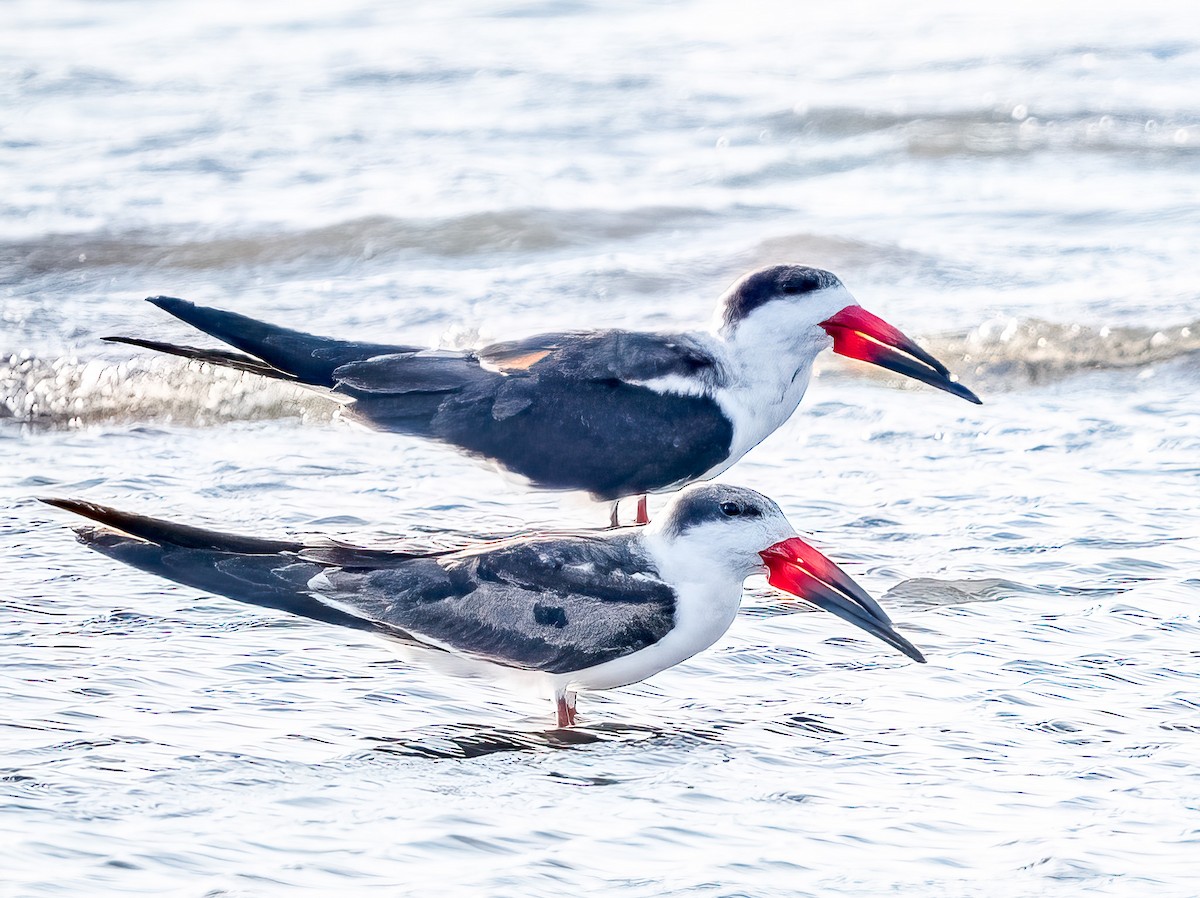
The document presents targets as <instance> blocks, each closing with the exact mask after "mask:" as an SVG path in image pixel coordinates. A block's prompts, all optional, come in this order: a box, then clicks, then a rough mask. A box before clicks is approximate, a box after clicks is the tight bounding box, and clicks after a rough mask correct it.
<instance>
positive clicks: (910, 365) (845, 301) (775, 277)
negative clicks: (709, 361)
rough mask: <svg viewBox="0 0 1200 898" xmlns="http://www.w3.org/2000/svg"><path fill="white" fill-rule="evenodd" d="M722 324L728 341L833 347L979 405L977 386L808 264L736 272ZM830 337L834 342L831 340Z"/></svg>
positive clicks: (723, 306)
mask: <svg viewBox="0 0 1200 898" xmlns="http://www.w3.org/2000/svg"><path fill="white" fill-rule="evenodd" d="M717 313H718V315H719V318H720V320H719V322H718V328H719V331H720V333H721V334H722V336H724V337H725V339H726V340H727V341H736V342H738V343H742V342H746V343H750V344H759V343H761V344H764V345H767V343H768V341H770V342H771V343H777V342H778V340H779V339H780V338H785V339H787V340H789V341H790V342H791V344H792V345H793V346H795V347H797V348H798V350H799V351H801V352H804V351H805V350H808V351H811V353H812V355H813V356H815V355H816V353H817V352H819V351H820V350H822V349H825V348H827V347H829V346H830V345H832V348H833V351H834V352H836V353H838V354H839V355H844V356H848V357H849V358H852V359H860V360H861V361H864V362H869V363H870V364H872V365H879V366H880V367H882V368H887V369H888V370H889V371H895V372H897V373H899V374H903V375H905V376H907V377H911V378H914V379H916V380H919V381H921V382H922V383H926V384H929V385H930V386H932V387H937V388H938V389H939V390H945V391H946V392H947V393H952V394H954V395H955V396H959V397H961V398H963V399H966V400H968V401H969V402H974V403H975V404H977V405H978V404H979V399H978V397H976V395H975V394H974V393H972V392H971V391H970V390H968V389H967V388H966V387H964V386H963V385H962V384H960V383H958V381H956V380H952V379H951V377H950V371H949V369H947V368H946V366H945V365H943V364H942V363H941V362H939V361H938V360H937V359H935V358H934V357H933V356H931V355H930V354H929V353H927V352H926V351H925V350H923V349H922V348H921V347H920V346H918V345H917V344H916V343H914V342H913V341H912V340H910V339H909V338H908V337H906V336H905V335H904V334H903V333H901V332H900V331H899V330H897V329H896V328H894V327H892V326H891V325H890V324H888V323H887V322H886V321H884V320H883V319H882V318H879V317H877V316H875V315H872V314H871V313H870V312H868V311H867V310H866V309H864V308H863V307H862V306H860V305H859V304H858V303H857V302H856V301H855V299H854V297H853V296H851V295H850V291H849V290H847V289H846V288H845V286H844V285H843V284H842V282H841V281H840V280H839V279H838V277H837V275H835V274H833V273H831V272H828V271H822V270H821V269H820V268H809V267H808V266H806V265H773V266H771V267H770V268H761V269H759V270H758V271H752V272H750V273H749V274H747V275H744V276H743V277H741V278H739V279H738V280H737V281H736V282H735V283H734V284H733V285H732V286H731V287H730V288H729V289H728V290H727V291H725V295H724V296H722V297H721V301H720V305H719V307H718V310H717ZM830 338H832V344H831V343H830Z"/></svg>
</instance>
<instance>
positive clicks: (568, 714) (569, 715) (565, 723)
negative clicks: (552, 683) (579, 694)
mask: <svg viewBox="0 0 1200 898" xmlns="http://www.w3.org/2000/svg"><path fill="white" fill-rule="evenodd" d="M554 711H555V714H556V715H557V719H558V726H560V727H573V726H575V693H574V692H560V693H558V694H557V695H556V696H554Z"/></svg>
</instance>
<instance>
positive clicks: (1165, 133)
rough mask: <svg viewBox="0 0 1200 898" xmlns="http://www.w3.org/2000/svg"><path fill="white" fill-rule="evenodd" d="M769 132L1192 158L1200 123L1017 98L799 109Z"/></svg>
mask: <svg viewBox="0 0 1200 898" xmlns="http://www.w3.org/2000/svg"><path fill="white" fill-rule="evenodd" d="M764 124H765V125H767V127H769V128H770V129H772V130H774V131H779V132H782V133H785V134H787V133H791V134H800V135H805V134H810V135H813V136H814V137H817V136H819V137H832V138H851V137H857V136H861V135H866V134H878V133H888V134H891V135H895V136H898V137H899V138H900V139H901V143H902V145H903V146H904V147H905V149H906V151H907V152H908V153H909V154H910V155H912V156H914V157H941V156H959V155H967V156H992V155H995V156H1006V155H1020V154H1023V153H1029V152H1035V151H1041V150H1050V151H1055V150H1060V151H1070V152H1085V153H1101V154H1104V153H1115V154H1125V153H1134V154H1139V153H1140V154H1149V155H1154V156H1156V157H1177V158H1180V159H1185V160H1191V159H1194V158H1195V156H1196V154H1197V153H1200V128H1197V127H1196V124H1195V122H1194V121H1193V120H1183V119H1173V118H1171V117H1164V116H1161V115H1155V114H1142V113H1137V112H1100V111H1090V110H1080V111H1075V112H1055V111H1051V110H1047V111H1045V112H1043V111H1041V110H1039V109H1037V108H1036V107H1028V106H1024V105H1021V104H1016V105H1012V106H1004V107H996V108H994V109H991V110H978V109H969V110H962V111H932V110H931V111H929V112H927V113H926V112H921V111H918V110H905V111H899V112H892V111H886V110H871V109H859V108H849V107H845V108H843V107H817V108H799V109H794V110H790V111H788V112H781V113H777V114H775V115H772V116H768V117H767V118H766V119H765V120H764Z"/></svg>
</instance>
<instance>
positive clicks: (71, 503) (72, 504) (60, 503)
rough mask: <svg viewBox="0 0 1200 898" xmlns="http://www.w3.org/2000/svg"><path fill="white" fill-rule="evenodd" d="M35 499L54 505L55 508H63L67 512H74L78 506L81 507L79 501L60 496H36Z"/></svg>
mask: <svg viewBox="0 0 1200 898" xmlns="http://www.w3.org/2000/svg"><path fill="white" fill-rule="evenodd" d="M33 498H34V499H36V500H37V501H39V502H43V503H45V504H46V505H53V506H54V507H55V508H62V509H66V510H67V511H74V510H75V508H76V506H78V505H79V500H78V499H63V498H61V497H59V496H34V497H33Z"/></svg>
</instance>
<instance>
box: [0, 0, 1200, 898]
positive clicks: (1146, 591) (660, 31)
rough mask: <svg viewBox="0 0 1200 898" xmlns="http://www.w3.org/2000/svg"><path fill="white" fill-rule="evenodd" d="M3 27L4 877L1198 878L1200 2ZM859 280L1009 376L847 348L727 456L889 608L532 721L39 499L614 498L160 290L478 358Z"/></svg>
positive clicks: (341, 503) (769, 635)
mask: <svg viewBox="0 0 1200 898" xmlns="http://www.w3.org/2000/svg"><path fill="white" fill-rule="evenodd" d="M405 6H407V5H405V4H397V5H390V4H382V3H371V2H366V0H350V2H347V3H340V4H317V3H304V2H293V3H289V4H273V5H254V4H232V3H230V4H224V3H217V4H214V3H210V2H199V0H196V2H190V0H184V2H178V3H172V4H153V3H147V2H142V0H130V2H125V3H84V2H49V3H47V2H43V0H39V2H13V3H10V4H7V5H6V6H5V7H4V9H3V10H2V11H0V19H2V20H3V24H4V27H3V28H0V97H2V98H3V99H2V103H3V108H4V109H5V115H4V116H3V120H2V121H0V171H3V172H4V173H5V187H4V190H3V192H2V194H0V328H2V330H0V335H2V339H0V419H2V420H0V452H2V456H3V459H4V462H3V465H2V466H0V559H2V563H3V570H4V574H5V576H4V586H3V587H2V589H0V598H2V600H3V619H4V624H3V630H2V631H0V639H2V640H3V652H2V657H0V695H2V697H3V706H4V709H5V713H4V715H3V718H2V719H0V740H2V746H3V755H2V760H0V767H2V769H0V830H2V831H3V833H4V835H3V838H0V859H2V860H3V864H2V867H0V869H3V874H2V879H3V883H2V884H0V893H2V894H13V895H22V896H24V895H83V894H87V895H96V894H108V893H134V894H154V895H168V894H169V895H197V896H199V895H238V896H259V895H274V894H281V893H283V892H298V891H308V892H310V893H314V894H332V893H353V894H357V893H359V892H363V893H366V892H378V893H380V894H391V895H394V894H408V893H412V894H423V895H460V894H477V895H497V896H499V895H511V896H528V895H551V894H554V895H559V894H578V893H581V892H583V891H585V890H588V889H591V890H595V891H596V892H597V893H608V892H611V891H615V889H617V888H618V887H619V888H620V889H621V890H622V891H621V894H623V895H634V896H639V895H645V896H659V895H693V894H705V895H722V896H726V895H727V896H735V895H755V896H766V895H780V896H783V895H789V896H790V895H799V894H812V895H818V894H819V895H829V894H839V895H841V894H844V895H856V896H857V895H862V896H872V895H879V894H902V895H914V896H925V895H932V894H948V895H964V896H976V895H978V896H1007V895H1064V896H1066V895H1070V896H1074V895H1080V894H1084V893H1086V894H1112V895H1143V894H1155V895H1171V896H1174V895H1180V896H1183V895H1194V894H1195V893H1196V891H1197V873H1198V871H1200V867H1198V866H1197V863H1196V857H1197V856H1198V854H1200V766H1198V764H1197V761H1198V759H1200V611H1198V608H1200V575H1198V573H1197V571H1198V570H1200V551H1198V549H1200V546H1198V537H1200V509H1198V505H1200V501H1198V500H1200V489H1198V488H1197V487H1198V485H1200V406H1198V405H1197V403H1196V401H1195V396H1196V395H1197V391H1198V390H1200V367H1198V365H1197V359H1198V358H1200V312H1197V308H1198V302H1197V301H1198V300H1200V288H1198V287H1197V284H1198V283H1200V281H1198V277H1197V270H1196V248H1197V247H1198V246H1200V212H1198V211H1197V210H1200V101H1198V100H1197V97H1198V96H1200V94H1198V93H1197V85H1198V84H1200V38H1198V37H1197V35H1196V34H1195V33H1194V29H1190V28H1188V27H1186V23H1187V22H1190V21H1194V18H1195V14H1194V10H1192V9H1191V7H1190V5H1187V4H1169V3H1157V2H1150V3H1139V4H1136V5H1132V6H1128V7H1125V8H1122V9H1119V10H1118V9H1108V10H1105V9H1104V8H1103V7H1100V8H1098V7H1096V5H1095V4H1091V3H1082V2H1068V3H1056V4H1016V5H1011V4H1010V5H1008V6H1003V5H1002V6H994V7H988V8H983V7H979V6H976V5H971V4H962V3H950V2H944V0H928V2H927V0H919V2H917V3H915V4H913V3H909V4H889V3H873V4H864V5H861V6H853V7H848V6H846V5H845V4H837V5H826V6H827V8H826V7H821V8H814V9H807V10H805V11H804V12H800V11H798V9H797V5H796V4H793V3H787V4H784V3H779V4H762V5H759V4H741V5H739V6H738V8H737V10H736V12H734V11H731V9H730V7H729V6H728V5H726V4H716V3H704V2H687V3H682V4H635V3H627V4H612V3H605V4H599V3H596V4H593V3H588V2H568V0H563V2H558V0H549V2H543V3H539V2H532V3H524V4H521V3H512V2H508V3H498V2H497V3H489V2H474V3H468V2H455V3H449V4H441V5H437V6H429V7H428V8H427V9H424V10H423V11H420V12H414V11H412V10H407V9H405V8H404V7H405ZM785 260H789V261H790V260H796V261H804V262H807V263H810V264H814V265H818V266H820V267H824V268H829V269H832V270H834V271H836V272H837V273H839V274H840V275H841V276H842V278H843V280H844V281H845V282H846V284H847V285H848V286H849V288H850V289H851V290H852V291H853V292H854V293H855V294H856V296H857V297H858V298H859V299H860V300H861V301H862V302H863V303H864V305H866V306H867V307H868V308H871V309H873V310H875V311H877V312H878V313H880V314H882V315H884V316H885V317H887V318H888V319H889V320H892V321H895V322H896V323H897V324H898V325H899V326H901V327H902V328H903V329H905V330H906V331H908V332H909V333H913V334H915V335H918V336H919V337H921V339H922V340H923V342H925V343H926V345H928V346H929V347H930V348H931V349H933V350H934V351H935V352H936V353H937V354H938V355H939V356H940V357H942V358H944V359H945V360H946V361H947V362H948V363H949V364H950V365H951V367H952V368H953V369H954V370H956V371H957V372H959V373H960V375H961V377H962V379H963V380H964V381H965V382H966V383H968V384H969V385H971V386H973V387H975V388H976V389H977V390H978V392H980V393H981V394H982V395H983V397H984V400H985V404H984V405H983V406H980V407H975V406H970V405H968V404H966V403H963V402H959V401H957V400H955V399H953V398H952V397H948V396H946V395H944V394H941V393H934V392H932V391H930V390H926V389H923V388H903V389H900V388H899V387H902V386H905V385H900V384H895V383H892V382H890V381H888V380H886V379H880V378H877V377H875V376H874V375H872V374H870V373H869V372H865V371H863V370H862V368H861V366H851V365H848V364H846V365H842V364H836V363H833V362H831V361H829V360H824V368H823V369H822V373H821V377H820V378H819V379H818V380H817V381H815V382H814V384H813V387H812V388H811V390H810V392H809V396H808V398H807V400H806V402H805V404H804V406H803V407H802V410H801V412H800V413H799V414H798V415H797V416H796V417H795V418H794V419H793V421H792V422H791V423H789V424H788V425H787V426H786V427H785V428H783V429H782V430H781V431H780V432H778V433H777V434H775V435H774V436H773V437H772V438H771V439H769V440H768V441H767V442H766V443H764V444H763V445H762V446H761V447H760V448H758V449H757V450H755V451H754V452H753V453H751V454H750V456H749V457H748V458H747V459H745V460H744V461H743V462H742V463H741V464H739V465H738V466H737V467H736V468H734V469H733V470H732V471H731V472H730V473H729V474H728V475H727V479H729V480H731V481H733V482H740V483H744V484H746V485H749V486H753V487H756V488H758V489H761V490H763V491H764V492H767V493H769V494H771V495H772V496H774V497H775V498H776V499H778V500H779V501H780V503H781V504H782V505H783V507H784V508H785V510H786V511H787V512H788V513H789V515H790V516H791V518H792V519H793V520H794V521H796V522H797V523H799V524H800V525H801V526H802V527H804V528H806V529H808V530H811V531H812V532H814V533H815V534H816V538H817V540H818V541H819V542H820V544H821V545H822V546H824V547H825V548H826V550H827V551H828V552H829V553H830V554H832V555H833V556H834V557H835V558H837V559H838V560H839V561H841V562H843V563H845V564H846V565H847V567H849V568H850V569H851V571H852V572H853V573H854V574H855V576H856V577H857V578H858V579H859V580H860V581H861V582H862V583H863V584H864V585H865V586H867V587H868V588H869V589H870V590H872V591H873V592H874V593H875V594H877V595H880V596H881V597H882V600H883V602H884V604H885V605H886V606H887V607H888V608H889V609H891V610H892V612H893V616H894V617H896V618H897V620H898V621H899V622H900V624H901V625H902V626H903V627H904V628H905V630H906V631H907V632H908V634H909V635H910V636H911V637H912V638H913V640H914V641H915V642H916V643H917V644H919V645H920V646H921V647H922V648H923V649H924V650H925V651H926V654H927V655H928V657H929V660H930V663H929V664H928V665H926V666H923V667H921V666H917V665H913V664H910V663H908V662H907V661H906V660H905V659H904V658H902V657H901V656H899V655H897V654H894V653H891V652H889V651H888V650H887V649H886V648H885V647H884V646H883V645H882V644H880V643H877V642H875V641H870V640H869V638H868V637H863V638H859V635H858V632H857V631H855V630H853V629H851V628H849V627H848V626H846V625H844V624H842V623H841V622H839V621H837V620H834V619H832V618H831V617H829V616H828V615H822V614H809V613H793V612H796V611H797V610H798V609H796V608H795V607H794V606H788V605H786V604H782V605H781V604H780V603H779V602H778V600H777V599H776V598H774V597H773V596H772V594H771V593H770V592H769V591H768V590H767V588H766V587H765V584H763V583H761V582H760V583H758V584H757V585H755V584H753V583H752V584H751V588H750V589H749V590H748V592H747V598H746V602H745V606H744V612H743V614H742V615H741V616H740V618H739V619H738V621H737V622H736V623H735V625H734V627H733V629H732V630H731V632H730V633H729V635H728V637H727V638H726V639H725V640H724V641H723V642H722V643H720V644H719V645H718V646H717V647H715V648H714V649H712V650H710V651H709V652H707V653H704V654H702V655H701V656H699V657H697V658H695V659H693V660H692V661H690V662H688V663H686V664H684V665H681V666H679V667H678V668H675V669H673V670H671V671H668V672H666V673H663V674H661V675H659V676H657V677H654V678H653V679H652V680H651V681H650V682H648V683H644V684H641V685H639V686H636V687H632V688H628V689H623V690H618V691H614V692H610V693H605V694H601V695H597V696H585V697H584V698H582V699H581V710H582V713H583V723H584V726H583V727H581V728H580V729H579V730H577V731H572V732H557V733H556V732H553V731H548V729H547V727H548V724H549V718H548V716H547V710H548V709H547V708H546V706H545V705H544V703H543V702H542V701H539V700H534V699H531V698H527V697H523V696H520V695H513V694H512V693H509V692H507V691H505V690H504V689H502V688H501V687H499V686H493V685H489V684H487V683H481V682H478V681H469V680H455V679H447V678H445V677H444V676H442V675H439V674H437V673H434V672H431V671H428V670H425V669H422V668H418V667H414V666H409V665H407V664H406V663H404V662H403V661H400V660H397V659H395V658H394V657H393V656H392V655H390V654H389V653H388V651H387V649H386V647H385V646H383V645H382V644H380V643H377V642H373V641H370V640H369V639H367V638H366V637H362V636H359V635H358V634H355V633H346V632H340V631H334V630H332V629H326V628H323V627H321V626H319V625H315V624H308V623H304V622H300V621H296V620H290V619H281V618H279V617H278V616H276V615H274V614H271V613H267V612H260V611H255V610H252V609H247V608H246V607H243V606H237V605H235V604H234V603H232V602H230V601H227V600H224V599H220V598H214V597H211V596H206V595H203V594H201V593H198V592H195V591H193V590H190V589H186V588H183V587H176V586H173V585H170V584H167V583H165V582H163V581H160V580H157V579H155V578H153V577H151V576H149V575H144V574H141V573H138V572H136V571H132V570H129V569H124V568H119V567H115V566H114V564H113V563H112V562H110V561H109V560H107V559H105V558H103V557H101V556H98V555H95V554H93V553H89V552H87V551H85V550H84V549H82V548H81V547H79V546H77V545H76V544H75V542H74V541H73V539H72V536H71V533H70V530H69V529H68V526H67V525H68V524H69V523H70V522H69V521H68V520H66V519H65V518H66V516H65V515H63V514H61V513H58V512H55V511H53V510H51V509H47V508H46V507H44V506H41V505H38V504H37V503H36V502H35V501H34V500H33V497H34V496H37V495H46V494H53V495H73V496H82V497H85V498H89V499H94V500H97V501H102V502H109V503H111V504H114V505H117V506H119V507H125V508H129V509H131V510H136V511H142V512H147V513H153V514H161V515H164V516H175V517H177V518H180V519H184V520H190V521H195V522H197V523H201V524H207V525H210V526H218V527H225V528H228V529H231V530H243V531H247V532H255V533H281V534H282V533H285V532H305V531H321V532H333V533H340V534H347V535H354V536H356V537H362V538H376V537H381V536H388V535H395V534H405V533H413V532H417V531H430V530H437V529H440V528H445V527H448V528H453V529H458V530H470V531H480V530H503V529H510V528H515V527H522V526H526V525H528V524H531V523H542V524H544V523H552V524H559V523H562V524H567V523H577V522H580V521H584V522H599V520H602V519H603V516H604V510H603V509H601V508H600V507H598V506H595V505H592V504H590V503H588V502H586V501H584V500H581V499H577V498H574V497H569V496H567V497H564V496H557V495H546V494H534V493H530V492H528V491H526V490H524V489H522V488H521V487H520V486H518V485H515V484H509V483H506V482H505V481H503V480H501V479H500V478H498V477H496V476H495V475H494V474H493V473H491V472H490V471H488V470H486V469H484V468H482V467H480V466H477V465H475V464H473V463H472V462H469V461H467V460H464V459H462V458H459V457H458V456H456V455H454V454H452V453H451V452H449V451H447V450H442V449H438V448H437V447H434V446H430V445H425V444H420V443H414V442H411V441H408V440H405V439H401V438H399V437H395V436H389V435H384V434H374V433H364V432H355V431H352V430H351V429H350V428H349V427H348V426H347V425H346V424H345V423H344V422H342V421H340V420H338V419H337V417H336V415H335V414H334V413H335V411H336V409H335V407H332V406H330V405H328V404H327V403H324V402H322V401H320V400H319V399H318V398H316V397H314V396H311V395H309V394H305V393H302V392H300V391H297V390H294V389H292V388H290V387H283V386H279V385H274V384H264V383H262V382H261V381H259V380H257V379H255V378H253V377H251V376H242V375H237V374H230V373H228V372H217V371H212V370H211V369H208V368H203V367H200V366H194V365H193V366H189V365H186V364H183V363H180V362H177V361H175V360H171V359H164V358H151V357H147V356H146V355H145V354H143V353H140V352H138V351H136V350H131V349H129V348H128V347H121V346H114V345H112V344H105V343H102V342H100V338H101V337H103V336H105V335H107V334H111V333H136V334H139V335H142V336H148V337H151V338H159V339H168V340H172V339H174V340H178V339H181V338H186V339H191V335H190V334H188V332H187V330H186V329H185V328H184V327H183V326H182V325H180V324H178V323H176V322H174V321H173V320H171V319H169V318H167V316H164V315H162V314H161V313H159V312H157V310H155V309H154V308H152V307H150V306H147V305H145V304H143V303H141V302H140V301H139V300H140V299H141V298H143V297H145V296H147V295H152V294H158V293H168V294H172V295H179V296H184V297H187V298H189V299H193V300H196V301H200V302H205V303H211V304H215V305H220V306H224V307H227V308H231V309H236V310H238V311H242V312H245V313H247V314H253V315H258V316H261V317H265V318H269V319H273V320H277V321H281V322H293V323H298V324H299V325H301V326H303V327H304V328H306V329H310V330H313V331H317V332H325V333H331V334H343V335H364V334H365V335H368V338H371V339H379V338H385V337H395V338H399V339H403V340H404V341H407V342H420V341H428V342H430V343H441V344H444V345H456V344H461V343H464V342H468V341H471V340H474V339H477V338H484V339H486V338H499V337H505V336H512V335H519V334H523V333H531V332H535V331H538V330H543V329H545V330H550V329H555V328H562V327H577V326H580V325H583V324H589V323H591V324H596V325H607V326H632V327H648V328H655V327H678V326H690V325H700V324H703V323H704V322H705V321H706V320H707V318H708V316H709V314H710V311H711V307H712V303H713V301H714V299H715V297H716V296H717V295H718V293H719V292H720V291H721V290H722V289H723V288H724V287H725V285H726V284H727V283H728V282H729V281H730V280H732V279H733V278H734V277H735V276H736V275H737V274H739V273H740V272H742V271H743V270H745V269H747V268H749V267H752V266H754V265H758V264H764V263H768V262H777V261H785Z"/></svg>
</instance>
